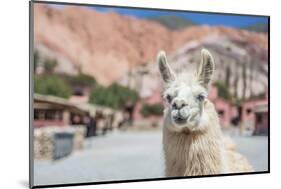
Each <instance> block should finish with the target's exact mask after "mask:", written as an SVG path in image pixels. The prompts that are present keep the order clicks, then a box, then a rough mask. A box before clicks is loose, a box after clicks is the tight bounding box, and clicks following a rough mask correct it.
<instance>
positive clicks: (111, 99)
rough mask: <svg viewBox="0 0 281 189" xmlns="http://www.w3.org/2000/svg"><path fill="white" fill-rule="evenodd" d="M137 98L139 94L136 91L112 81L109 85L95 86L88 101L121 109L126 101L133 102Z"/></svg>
mask: <svg viewBox="0 0 281 189" xmlns="http://www.w3.org/2000/svg"><path fill="white" fill-rule="evenodd" d="M138 99H139V95H138V93H137V92H136V91H134V90H131V89H129V88H127V87H123V86H121V85H118V84H116V83H114V84H112V85H110V86H109V87H103V86H97V87H95V88H94V89H93V90H92V92H91V95H90V100H89V101H90V103H93V104H98V105H102V106H108V107H111V108H113V109H122V108H125V107H126V105H127V103H131V104H135V103H136V102H137V100H138Z"/></svg>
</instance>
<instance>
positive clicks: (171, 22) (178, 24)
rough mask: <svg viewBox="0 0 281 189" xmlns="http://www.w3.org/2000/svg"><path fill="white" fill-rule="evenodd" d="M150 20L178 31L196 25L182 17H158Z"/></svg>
mask: <svg viewBox="0 0 281 189" xmlns="http://www.w3.org/2000/svg"><path fill="white" fill-rule="evenodd" d="M148 19H149V20H153V21H156V22H159V23H160V24H162V25H163V26H165V27H167V28H168V29H171V30H178V29H183V28H185V27H188V26H194V25H196V24H195V23H194V22H192V21H191V20H187V19H184V18H182V17H179V16H174V15H163V16H157V17H150V18H148Z"/></svg>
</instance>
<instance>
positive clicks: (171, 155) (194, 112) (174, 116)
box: [157, 49, 252, 176]
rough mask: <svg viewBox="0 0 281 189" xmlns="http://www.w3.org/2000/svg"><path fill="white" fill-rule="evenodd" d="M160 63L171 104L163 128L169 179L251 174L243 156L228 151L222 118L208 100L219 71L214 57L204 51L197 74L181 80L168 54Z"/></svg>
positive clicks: (184, 75)
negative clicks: (216, 73) (214, 75)
mask: <svg viewBox="0 0 281 189" xmlns="http://www.w3.org/2000/svg"><path fill="white" fill-rule="evenodd" d="M157 61H158V64H159V69H160V73H161V76H162V79H163V81H164V94H163V96H164V98H165V99H166V102H167V103H166V108H165V111H164V126H163V145H164V156H165V166H166V169H165V172H166V176H194V175H211V174H223V173H234V172H245V171H251V170H252V169H251V166H250V165H249V163H248V161H247V160H246V159H245V158H244V157H243V156H241V155H240V154H238V153H236V152H234V151H230V150H228V149H226V148H225V146H224V139H223V135H222V132H221V128H220V125H219V119H218V115H217V113H216V110H215V108H214V105H213V104H212V103H211V102H210V101H209V100H208V99H207V94H208V93H207V92H208V86H209V85H210V82H211V79H212V75H213V73H214V68H215V65H214V60H213V58H212V56H211V54H210V53H209V52H208V51H207V50H205V49H203V50H202V51H201V62H200V64H199V65H198V68H197V72H196V73H195V74H188V73H185V74H182V75H179V76H177V75H176V74H175V73H174V72H173V70H172V69H171V67H170V66H169V64H168V62H167V58H166V55H165V53H164V52H160V53H159V55H158V59H157Z"/></svg>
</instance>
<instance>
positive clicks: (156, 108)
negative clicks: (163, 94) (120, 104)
mask: <svg viewBox="0 0 281 189" xmlns="http://www.w3.org/2000/svg"><path fill="white" fill-rule="evenodd" d="M163 110H164V107H163V105H162V104H161V103H157V104H143V105H142V109H141V114H142V115H143V116H144V117H149V116H152V115H156V116H158V115H162V114H163Z"/></svg>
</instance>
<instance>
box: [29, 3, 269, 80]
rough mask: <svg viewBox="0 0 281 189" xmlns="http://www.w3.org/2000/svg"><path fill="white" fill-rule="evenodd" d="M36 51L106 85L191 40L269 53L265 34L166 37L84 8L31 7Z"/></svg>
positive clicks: (149, 25) (207, 31)
mask: <svg viewBox="0 0 281 189" xmlns="http://www.w3.org/2000/svg"><path fill="white" fill-rule="evenodd" d="M34 35H35V40H34V41H35V47H41V48H39V49H42V47H44V48H45V49H48V51H46V50H45V51H44V52H53V53H50V54H52V56H54V54H55V57H58V58H63V59H64V60H68V61H65V62H69V64H72V65H73V67H74V68H76V69H77V70H78V69H79V70H82V72H85V73H87V74H91V75H93V76H95V77H96V79H97V80H98V82H99V83H101V84H104V85H108V84H110V83H112V82H114V81H117V80H119V79H120V78H122V77H124V75H126V73H128V71H129V70H131V68H134V67H136V66H137V65H143V64H146V63H148V62H151V61H153V60H154V59H155V57H156V54H157V52H158V51H159V50H160V49H164V50H166V51H167V52H168V54H170V53H173V52H175V51H176V50H177V49H179V48H181V47H182V46H183V45H185V44H187V43H188V42H190V41H193V40H198V41H200V40H203V39H205V38H206V37H207V36H212V35H217V36H224V37H226V38H228V39H231V40H235V41H236V42H239V43H241V44H244V43H250V44H253V45H255V46H258V47H259V48H262V49H267V48H268V46H267V45H268V42H267V38H268V37H267V34H260V33H254V32H248V31H244V30H236V29H231V28H224V27H207V26H194V27H188V28H186V29H182V30H177V31H170V30H168V29H167V28H165V27H164V26H162V25H160V24H159V23H157V22H154V21H148V20H141V19H137V18H134V17H128V16H122V15H118V14H116V13H113V12H111V13H101V12H97V11H95V10H92V9H88V8H84V7H73V6H65V7H64V8H62V9H58V8H54V7H50V6H47V5H40V4H36V5H35V6H34Z"/></svg>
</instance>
